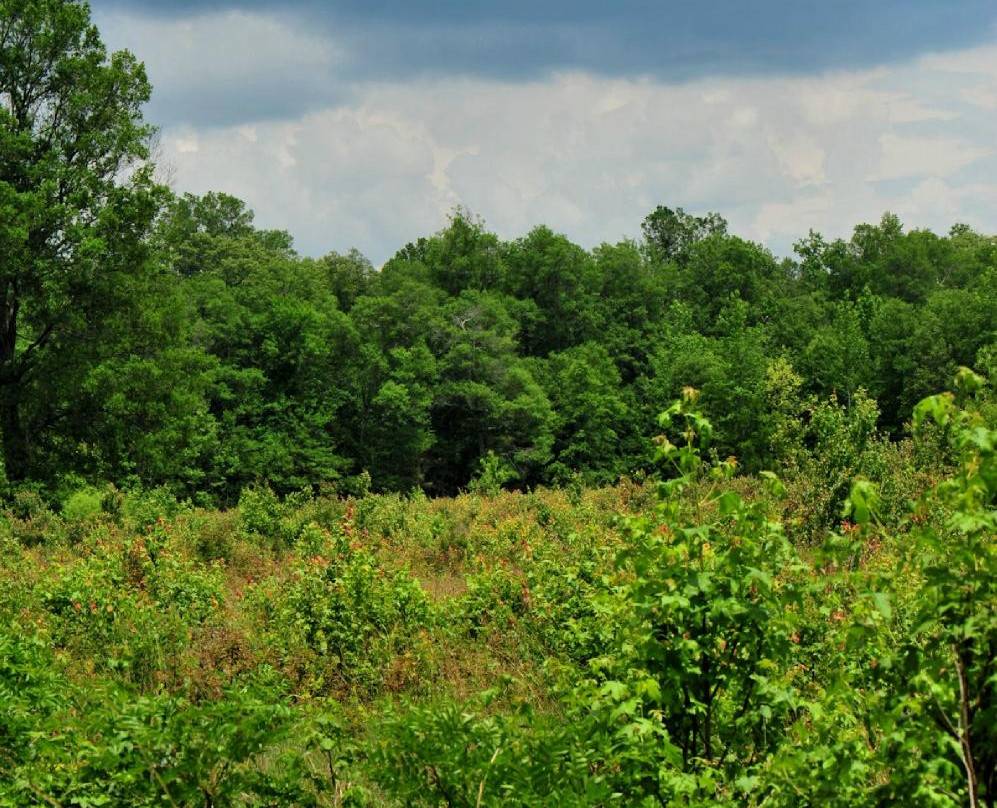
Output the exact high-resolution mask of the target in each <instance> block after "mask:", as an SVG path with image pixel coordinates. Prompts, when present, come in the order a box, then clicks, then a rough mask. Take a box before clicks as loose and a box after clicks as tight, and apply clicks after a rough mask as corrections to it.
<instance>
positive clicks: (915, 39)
mask: <svg viewBox="0 0 997 808" xmlns="http://www.w3.org/2000/svg"><path fill="white" fill-rule="evenodd" d="M91 7H92V10H93V17H94V20H95V22H96V23H97V25H98V27H99V28H100V30H101V33H102V36H103V38H104V40H105V42H106V43H107V44H108V46H109V47H110V48H112V49H120V48H127V49H129V50H131V51H132V52H134V53H135V54H136V55H137V56H138V58H139V59H140V60H142V61H144V62H145V65H146V68H147V71H148V73H149V77H150V79H151V81H152V84H153V87H154V90H153V98H152V101H151V102H150V103H149V105H148V107H147V109H146V117H147V119H148V120H149V121H150V122H152V123H155V124H157V125H158V126H159V127H160V131H159V135H158V143H157V149H156V154H157V162H158V165H159V174H160V178H161V179H162V180H163V181H166V182H168V183H169V184H171V185H172V187H173V188H174V190H175V191H176V192H178V193H182V192H191V193H196V194H202V193H206V192H208V191H224V192H226V193H230V194H233V195H235V196H237V197H240V198H241V199H243V200H245V202H246V204H247V205H248V206H249V207H250V208H251V209H253V210H254V211H255V212H256V223H257V225H258V226H260V227H265V228H277V229H282V230H287V231H289V232H290V233H291V235H292V236H294V239H295V245H296V248H297V249H298V251H299V252H300V253H302V254H304V255H313V256H320V255H324V254H326V253H328V252H331V251H337V252H346V251H347V250H348V249H350V248H353V247H355V248H357V249H359V250H360V251H361V252H363V253H364V254H365V255H366V256H367V257H368V258H370V259H371V260H372V261H373V262H374V263H375V265H380V264H381V263H383V262H384V261H385V260H387V259H388V258H389V257H390V256H391V255H392V254H394V252H395V251H396V250H398V249H400V248H401V247H402V246H404V245H405V244H406V243H407V242H410V241H414V240H415V239H417V238H419V237H421V236H428V235H431V234H432V233H434V232H436V231H438V230H440V229H441V228H443V227H445V226H446V224H447V217H448V215H449V214H450V213H451V212H452V211H453V210H454V208H455V206H458V205H460V206H463V207H464V208H466V209H467V210H469V211H470V212H471V213H473V214H475V215H477V216H480V217H481V218H482V219H483V220H484V221H485V223H486V226H487V227H488V229H490V230H492V231H494V232H496V233H498V234H499V236H501V237H502V238H505V239H514V238H518V237H520V236H523V235H525V234H526V233H527V232H529V230H530V229H532V228H533V227H535V226H537V225H539V224H546V225H548V226H550V227H551V228H553V229H554V230H555V231H557V232H561V233H564V234H566V235H567V236H568V237H569V238H571V239H572V240H573V241H575V242H577V243H579V244H581V245H583V246H585V247H594V246H596V245H598V244H600V243H602V242H617V241H619V240H621V239H623V238H635V237H638V236H639V234H640V223H641V221H642V220H643V218H644V217H645V216H646V215H647V214H648V213H650V212H651V211H652V210H653V209H654V208H655V207H656V206H657V205H666V206H669V207H682V208H684V209H685V210H687V211H689V212H691V213H697V214H702V213H705V212H708V211H716V212H719V213H721V214H722V215H723V216H725V217H726V218H727V219H728V221H729V222H730V229H731V230H732V231H733V232H735V233H737V234H739V235H741V236H744V237H746V238H749V239H752V240H755V241H759V242H762V243H764V244H766V245H767V246H768V247H769V248H771V249H772V250H773V251H774V252H775V253H776V254H777V255H780V256H783V255H791V254H792V245H793V242H794V241H796V240H797V239H799V238H802V237H803V236H805V235H806V234H807V232H808V231H809V230H810V229H814V230H817V231H819V232H821V233H822V234H823V235H825V236H826V237H829V238H832V237H835V238H836V237H847V236H848V235H849V234H850V233H851V230H852V228H853V227H854V226H855V225H856V224H859V223H862V222H875V221H878V220H879V218H880V216H881V215H882V214H883V213H884V212H885V211H891V212H893V213H896V214H897V215H898V216H899V217H900V219H901V220H902V221H903V222H904V224H905V225H906V226H907V227H908V228H915V227H924V228H930V229H933V230H935V231H936V232H945V231H947V230H948V228H949V227H950V226H951V225H952V224H954V223H956V222H965V223H968V224H969V225H971V226H973V227H974V228H976V229H978V230H981V231H982V232H985V233H989V234H994V233H997V138H995V136H994V134H995V133H997V2H994V0H754V2H747V0H695V2H694V1H693V0H681V1H679V0H656V2H655V1H652V0H614V2H608V0H599V1H597V0H532V1H528V0H504V1H503V2H496V1H495V0H435V1H433V2H430V0H290V2H288V1H287V0H285V1H284V2H273V1H272V0H171V2H169V3H164V2H162V0H91Z"/></svg>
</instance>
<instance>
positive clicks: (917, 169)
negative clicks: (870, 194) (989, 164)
mask: <svg viewBox="0 0 997 808" xmlns="http://www.w3.org/2000/svg"><path fill="white" fill-rule="evenodd" d="M879 144H880V147H881V150H882V155H881V159H880V167H879V171H878V172H876V173H875V174H873V175H870V177H869V179H871V180H894V179H903V178H905V177H921V176H932V177H947V176H948V175H949V174H953V173H955V172H956V171H958V170H959V169H960V168H963V167H965V166H968V165H970V164H971V163H973V162H975V161H976V160H979V159H980V158H981V157H986V156H988V155H990V154H992V150H991V149H988V148H983V147H978V146H974V145H973V144H971V143H969V142H967V141H965V140H962V139H959V138H944V137H934V138H927V137H901V136H899V135H896V134H894V133H892V132H885V133H883V134H882V135H880V136H879Z"/></svg>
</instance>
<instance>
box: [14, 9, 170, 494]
mask: <svg viewBox="0 0 997 808" xmlns="http://www.w3.org/2000/svg"><path fill="white" fill-rule="evenodd" d="M149 93H150V87H149V83H148V81H147V80H146V75H145V71H144V69H143V67H142V65H141V64H140V63H138V62H137V61H136V60H135V58H134V57H133V56H132V55H131V54H130V53H128V52H124V51H120V52H117V53H113V54H110V55H109V54H108V53H107V50H106V48H105V47H104V45H103V43H102V42H101V40H100V36H99V34H98V31H97V29H96V27H95V26H94V25H93V24H92V23H91V22H90V10H89V7H88V6H87V5H86V4H84V3H79V2H71V0H0V255H2V256H3V260H2V263H0V430H2V432H3V450H4V465H5V471H6V474H7V477H8V479H13V480H17V479H21V478H24V477H25V476H26V475H28V474H29V473H30V471H31V465H32V454H33V445H34V444H35V442H36V441H37V439H38V438H39V437H40V433H43V432H44V431H45V429H46V428H48V427H50V426H51V424H52V423H53V420H57V419H58V417H59V413H58V410H57V409H53V407H52V402H51V401H49V400H46V399H47V397H46V396H44V395H39V396H35V397H34V398H33V399H32V396H31V389H32V387H33V386H34V387H35V388H38V385H39V379H38V376H40V375H41V373H42V371H43V369H47V370H46V372H52V371H51V369H53V368H58V369H61V371H63V372H72V371H73V368H72V367H71V366H72V365H73V364H76V363H78V362H79V361H80V360H81V359H82V358H85V356H86V354H87V353H88V352H89V351H92V350H93V346H94V345H97V344H99V342H100V341H99V339H98V338H96V336H95V335H96V334H97V332H98V330H99V328H100V327H101V323H102V320H103V318H104V314H105V313H106V311H107V309H108V307H113V306H114V305H115V302H116V300H118V299H119V295H120V293H119V292H118V291H117V290H116V288H117V286H118V285H117V284H116V283H115V278H116V276H119V275H120V274H121V273H129V272H132V271H134V270H135V269H136V268H137V267H140V266H141V265H142V256H141V254H140V253H139V250H140V249H141V237H142V235H143V234H144V233H145V232H146V229H147V228H148V226H149V224H150V222H151V220H152V217H153V216H154V214H155V211H156V202H157V194H156V193H155V187H154V185H153V183H152V181H151V167H150V166H149V165H148V164H147V163H145V160H146V158H147V157H148V148H147V144H148V139H149V136H150V134H151V128H150V127H149V126H147V125H146V124H145V123H144V122H143V119H142V112H141V108H142V104H143V103H144V102H145V101H147V100H148V98H149ZM42 383H44V380H42ZM36 392H37V389H36ZM29 399H32V400H33V401H34V402H35V404H33V405H29ZM43 405H44V408H45V412H44V413H43V414H42V413H40V412H39V411H38V408H39V407H42V406H43Z"/></svg>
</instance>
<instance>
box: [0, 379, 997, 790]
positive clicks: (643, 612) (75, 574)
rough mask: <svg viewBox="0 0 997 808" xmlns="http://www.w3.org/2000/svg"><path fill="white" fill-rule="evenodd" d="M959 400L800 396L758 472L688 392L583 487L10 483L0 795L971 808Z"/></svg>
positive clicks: (979, 534) (977, 422)
mask: <svg viewBox="0 0 997 808" xmlns="http://www.w3.org/2000/svg"><path fill="white" fill-rule="evenodd" d="M957 381H958V390H959V392H958V393H957V394H956V395H953V394H944V395H939V396H935V397H932V398H929V399H926V400H925V401H924V402H922V403H921V404H920V405H919V407H918V409H917V410H916V412H915V415H914V435H913V437H912V438H910V439H908V440H905V441H902V442H899V443H891V442H888V441H884V440H882V439H881V438H879V437H878V436H877V435H876V434H875V432H874V431H871V430H870V429H869V424H868V423H865V424H863V423H862V422H861V416H860V415H857V414H856V413H855V412H854V411H852V410H849V409H847V408H845V407H843V406H842V405H840V404H838V403H836V402H825V403H823V404H820V405H817V406H816V407H815V409H814V411H813V413H812V418H813V423H815V424H819V426H816V427H815V430H816V433H817V434H816V436H815V439H814V441H813V443H812V445H810V446H809V447H808V446H807V445H805V444H804V443H803V442H800V443H798V444H797V445H796V446H795V447H789V446H786V447H784V450H785V449H789V448H792V449H793V451H790V452H789V453H788V454H787V455H785V458H786V464H785V465H784V475H783V477H782V478H781V479H780V478H779V477H777V476H776V475H774V474H771V473H765V474H762V475H758V476H737V475H736V474H735V471H736V469H735V466H734V464H733V461H730V460H727V461H718V460H716V459H713V460H711V459H710V457H709V453H708V452H704V451H703V448H704V447H706V446H708V444H709V439H710V436H711V433H712V427H711V425H710V423H709V421H707V420H706V419H705V418H704V417H703V416H702V415H701V414H700V413H699V412H698V409H697V398H698V395H697V392H696V391H694V390H691V389H690V390H687V391H686V393H685V395H684V396H683V398H682V399H681V400H679V401H677V402H676V403H675V404H674V405H673V406H672V407H671V408H670V409H669V410H668V411H667V412H666V413H664V414H663V415H662V417H661V428H662V434H661V436H660V437H659V438H658V440H657V460H658V464H659V468H660V471H661V474H660V478H658V479H656V480H647V481H643V482H640V481H632V480H627V481H623V482H620V483H619V484H618V485H616V486H612V487H606V488H589V489H585V488H582V487H575V488H565V489H561V490H547V489H537V490H535V491H533V492H529V493H522V492H499V491H498V490H497V487H493V488H491V489H489V488H488V486H487V485H485V484H482V485H480V486H478V487H477V490H476V491H474V492H472V493H465V494H463V495H461V496H458V497H456V498H453V499H444V498H440V499H427V498H426V497H425V496H424V495H421V494H418V493H416V494H412V495H409V496H402V495H397V494H389V495H375V494H368V495H365V496H360V497H351V498H345V499H344V498H329V497H324V498H323V497H318V498H313V497H310V496H305V495H298V496H296V497H288V498H286V499H284V500H283V501H281V500H279V499H278V498H277V497H276V496H275V495H274V493H273V492H272V491H271V490H270V489H268V488H266V487H251V488H247V489H245V490H244V491H243V493H242V496H241V498H240V501H239V504H238V507H235V508H233V509H230V510H227V511H218V510H205V509H199V508H194V507H192V506H191V505H190V504H185V503H181V502H178V501H177V500H176V499H175V498H173V497H172V496H170V495H169V494H168V493H167V492H165V491H163V490H161V489H160V490H153V491H149V492H146V493H137V492H136V493H122V492H120V491H118V490H117V489H116V488H114V487H113V486H107V487H106V488H103V489H101V488H84V489H80V490H78V491H77V492H75V493H74V494H73V495H72V496H71V497H69V498H68V499H67V500H66V501H65V502H63V503H62V507H61V512H60V513H54V512H53V511H52V510H51V509H50V508H49V507H47V506H46V504H45V503H44V502H43V501H42V500H41V499H40V498H38V497H37V495H32V494H30V493H22V494H21V495H20V496H18V497H17V498H16V499H15V501H14V502H12V503H11V505H10V506H9V509H8V510H7V512H6V518H5V519H4V521H3V523H2V530H3V533H2V538H0V542H2V552H3V558H4V564H3V567H2V573H0V627H2V628H0V651H2V653H0V711H2V712H0V730H2V733H0V782H3V783H4V784H5V786H4V788H3V789H2V790H0V805H3V806H29V805H31V806H33V805H45V804H47V805H65V806H69V805H74V806H90V805H129V806H140V805H149V806H152V805H174V806H181V805H183V806H188V805H203V806H222V805H274V806H298V805H301V806H306V805H321V806H345V805H353V806H362V805H364V806H441V805H445V806H482V805H523V806H536V805H578V806H609V805H641V806H642V805H648V806H650V805H688V806H699V805H702V806H706V805H766V806H770V805H771V806H782V805H785V806H806V805H812V806H829V805H831V806H833V805H841V806H856V805H870V806H872V805H946V806H947V805H952V806H956V805H989V804H993V795H994V794H995V793H997V792H995V788H997V783H995V781H994V772H995V752H997V732H995V728H997V701H995V694H994V683H995V677H997V672H995V669H994V640H995V638H997V611H995V606H997V592H995V587H997V576H995V572H997V553H995V544H994V534H995V530H997V511H995V509H994V502H995V496H997V457H995V445H997V431H995V430H994V429H993V428H991V427H989V426H987V423H988V422H989V423H992V417H993V412H994V401H993V397H992V395H987V393H986V391H985V390H984V389H983V380H982V379H981V378H980V377H978V376H976V375H974V374H972V373H970V372H968V371H966V372H964V373H962V374H961V375H960V377H959V378H958V380H957ZM858 471H863V472H865V473H866V474H867V475H868V476H864V477H858V478H856V477H854V475H853V472H858ZM834 475H839V476H841V477H842V479H845V478H847V479H851V480H853V481H852V482H851V483H850V484H849V485H846V486H844V487H842V488H840V489H839V490H835V491H830V489H829V488H828V486H827V483H826V481H827V480H828V479H829V478H830V479H834V478H836V477H835V476H834Z"/></svg>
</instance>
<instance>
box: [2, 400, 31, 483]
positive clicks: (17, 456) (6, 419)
mask: <svg viewBox="0 0 997 808" xmlns="http://www.w3.org/2000/svg"><path fill="white" fill-rule="evenodd" d="M18 388H19V385H17V384H10V385H8V386H7V387H6V388H5V389H4V390H3V391H2V392H0V435H2V440H3V468H4V473H5V475H6V477H7V481H8V482H21V481H22V480H24V479H25V478H26V477H27V476H28V440H27V434H26V433H25V430H24V426H23V424H22V422H21V410H20V407H19V403H18V395H17V391H18Z"/></svg>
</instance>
